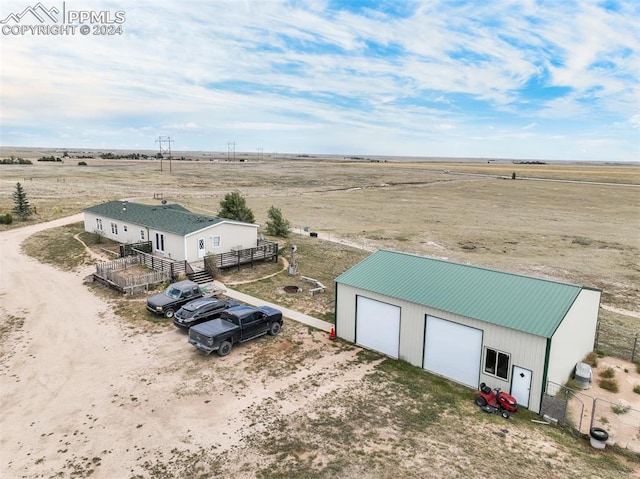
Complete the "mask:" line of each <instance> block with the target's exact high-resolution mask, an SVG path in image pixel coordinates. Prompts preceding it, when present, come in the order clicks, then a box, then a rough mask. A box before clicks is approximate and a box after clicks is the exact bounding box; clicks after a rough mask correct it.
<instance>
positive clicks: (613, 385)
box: [598, 378, 620, 393]
mask: <svg viewBox="0 0 640 479" xmlns="http://www.w3.org/2000/svg"><path fill="white" fill-rule="evenodd" d="M598 384H599V385H600V387H601V388H602V389H606V390H607V391H611V392H612V393H617V392H618V391H619V390H620V388H619V387H618V381H616V380H615V379H608V378H603V379H601V380H600V381H599V382H598Z"/></svg>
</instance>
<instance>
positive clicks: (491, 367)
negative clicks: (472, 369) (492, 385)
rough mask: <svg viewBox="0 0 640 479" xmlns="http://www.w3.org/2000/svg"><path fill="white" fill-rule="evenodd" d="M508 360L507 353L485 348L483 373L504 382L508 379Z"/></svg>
mask: <svg viewBox="0 0 640 479" xmlns="http://www.w3.org/2000/svg"><path fill="white" fill-rule="evenodd" d="M509 362H510V358H509V355H508V354H507V353H503V352H501V351H497V350H495V349H491V348H485V354H484V372H485V373H487V374H491V375H492V376H496V377H499V378H501V379H504V380H505V381H506V380H507V379H509Z"/></svg>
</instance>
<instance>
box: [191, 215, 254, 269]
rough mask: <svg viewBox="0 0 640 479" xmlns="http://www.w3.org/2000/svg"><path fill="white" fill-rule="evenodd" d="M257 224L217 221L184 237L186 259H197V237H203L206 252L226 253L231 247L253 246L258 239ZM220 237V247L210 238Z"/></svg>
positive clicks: (244, 247)
mask: <svg viewBox="0 0 640 479" xmlns="http://www.w3.org/2000/svg"><path fill="white" fill-rule="evenodd" d="M257 231H258V226H257V225H252V224H239V223H227V222H224V221H223V222H221V223H217V224H215V225H213V226H210V227H208V228H204V229H202V230H200V231H196V232H194V233H190V234H188V235H187V236H186V237H185V251H184V255H185V258H187V260H188V261H198V259H199V258H198V239H199V238H204V239H205V251H206V254H221V253H228V252H229V251H231V250H233V249H248V248H255V247H256V246H257V241H258V235H257ZM214 236H219V237H220V247H218V248H215V247H214V246H213V240H212V238H213V237H214Z"/></svg>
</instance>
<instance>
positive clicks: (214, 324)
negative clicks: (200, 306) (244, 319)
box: [189, 318, 240, 337]
mask: <svg viewBox="0 0 640 479" xmlns="http://www.w3.org/2000/svg"><path fill="white" fill-rule="evenodd" d="M239 329H240V327H239V326H236V325H235V324H232V323H230V322H229V321H225V320H223V319H220V318H218V319H212V320H211V321H205V322H204V323H201V324H196V325H195V326H191V329H189V336H191V331H193V332H194V333H196V334H201V335H203V336H209V337H211V336H217V335H218V334H222V333H226V332H230V331H236V330H239Z"/></svg>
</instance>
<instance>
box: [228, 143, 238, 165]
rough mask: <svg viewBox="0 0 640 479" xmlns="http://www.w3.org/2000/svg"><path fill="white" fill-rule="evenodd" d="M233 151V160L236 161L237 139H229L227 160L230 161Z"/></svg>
mask: <svg viewBox="0 0 640 479" xmlns="http://www.w3.org/2000/svg"><path fill="white" fill-rule="evenodd" d="M232 152H233V161H236V142H235V141H227V161H229V156H231V153H232Z"/></svg>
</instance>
